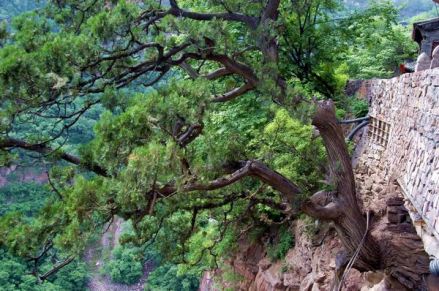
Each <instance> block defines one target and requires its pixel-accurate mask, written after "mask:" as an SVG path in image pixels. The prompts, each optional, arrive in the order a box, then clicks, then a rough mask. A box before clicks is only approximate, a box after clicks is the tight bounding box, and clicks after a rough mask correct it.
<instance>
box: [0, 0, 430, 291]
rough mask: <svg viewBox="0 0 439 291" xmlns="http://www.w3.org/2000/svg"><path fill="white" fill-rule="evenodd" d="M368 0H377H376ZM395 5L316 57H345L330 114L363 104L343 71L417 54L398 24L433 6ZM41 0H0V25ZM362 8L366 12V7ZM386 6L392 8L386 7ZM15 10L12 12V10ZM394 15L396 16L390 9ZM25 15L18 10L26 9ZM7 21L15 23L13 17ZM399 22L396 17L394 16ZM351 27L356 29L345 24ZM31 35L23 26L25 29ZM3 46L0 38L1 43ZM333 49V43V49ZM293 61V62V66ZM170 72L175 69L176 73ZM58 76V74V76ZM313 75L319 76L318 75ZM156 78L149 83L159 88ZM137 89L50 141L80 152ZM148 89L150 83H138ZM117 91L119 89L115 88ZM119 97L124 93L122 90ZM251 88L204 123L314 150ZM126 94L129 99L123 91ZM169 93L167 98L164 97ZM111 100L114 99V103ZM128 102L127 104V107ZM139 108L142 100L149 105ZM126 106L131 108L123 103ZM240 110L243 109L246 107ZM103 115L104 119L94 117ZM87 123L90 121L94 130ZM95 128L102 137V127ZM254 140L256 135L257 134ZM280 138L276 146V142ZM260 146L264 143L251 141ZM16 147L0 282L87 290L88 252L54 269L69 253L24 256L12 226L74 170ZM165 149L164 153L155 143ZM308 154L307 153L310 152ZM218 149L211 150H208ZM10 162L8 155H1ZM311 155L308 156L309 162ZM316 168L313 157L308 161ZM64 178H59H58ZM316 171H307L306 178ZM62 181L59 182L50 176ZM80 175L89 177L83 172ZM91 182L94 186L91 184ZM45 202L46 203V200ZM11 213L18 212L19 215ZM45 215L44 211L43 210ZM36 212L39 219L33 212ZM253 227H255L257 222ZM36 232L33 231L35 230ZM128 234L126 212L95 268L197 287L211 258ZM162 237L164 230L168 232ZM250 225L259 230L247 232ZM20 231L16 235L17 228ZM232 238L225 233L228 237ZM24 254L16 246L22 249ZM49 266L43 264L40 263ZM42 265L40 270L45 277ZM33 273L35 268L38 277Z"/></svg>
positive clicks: (385, 68)
mask: <svg viewBox="0 0 439 291" xmlns="http://www.w3.org/2000/svg"><path fill="white" fill-rule="evenodd" d="M343 2H344V3H345V4H346V9H344V10H343V12H342V14H341V15H342V16H346V15H351V14H353V13H357V12H356V11H357V10H358V11H359V12H358V13H360V12H361V11H365V10H367V8H368V4H367V1H348V0H345V1H343ZM375 2H376V1H375ZM394 4H395V6H396V7H397V8H398V13H399V14H397V15H386V14H385V15H384V18H380V19H377V20H376V22H375V23H368V22H366V21H365V22H358V23H351V24H352V25H351V26H350V27H349V30H350V31H351V33H354V32H359V31H362V33H358V34H357V35H356V36H355V42H354V45H352V46H351V47H350V48H348V49H344V50H343V51H342V52H341V53H340V55H338V56H333V55H331V56H329V57H327V56H325V57H324V58H323V59H325V60H326V59H329V58H330V59H331V60H330V61H328V63H331V62H332V63H336V62H337V64H340V63H341V62H340V61H339V59H340V58H342V59H343V61H342V63H343V64H341V65H338V67H337V70H336V73H335V77H334V78H333V79H332V80H331V82H332V84H333V85H334V87H336V88H338V90H339V91H338V92H337V94H338V96H337V98H338V100H339V106H338V111H337V114H338V116H339V117H344V116H355V117H362V116H364V115H365V114H366V113H367V105H366V104H364V102H362V101H359V100H350V99H347V98H345V97H344V96H341V95H342V89H343V86H344V84H345V83H346V81H347V79H349V78H355V79H362V78H372V77H391V76H392V75H393V74H394V73H395V70H396V69H397V67H398V64H399V63H400V62H402V61H403V60H405V59H413V58H414V57H415V56H416V45H414V44H413V43H412V42H411V41H410V27H409V26H408V27H407V26H404V25H406V23H410V22H413V21H415V20H419V19H426V18H430V17H435V16H436V15H437V14H436V13H437V12H436V8H435V6H434V5H433V3H432V1H430V0H418V1H408V0H395V1H394ZM44 5H45V3H44V1H40V2H36V1H33V0H0V19H1V20H2V21H3V22H2V28H1V29H2V33H6V32H8V31H9V32H12V33H14V32H15V30H16V29H17V27H22V26H24V25H26V22H25V21H24V18H20V16H19V15H20V14H22V13H24V12H27V11H32V10H34V9H39V8H41V7H44ZM370 13H374V11H371V12H370ZM384 13H391V12H389V10H388V11H387V12H386V11H385V12H384ZM15 16H18V18H16V19H14V17H15ZM395 16H396V17H395ZM24 17H26V16H24ZM386 17H390V18H392V17H394V20H395V21H394V22H393V23H391V25H390V26H387V23H386V19H385V18H386ZM14 23H15V24H14ZM399 23H403V24H404V25H401V24H399ZM352 31H354V32H352ZM23 37H29V36H23ZM2 46H3V44H2ZM331 53H332V52H331ZM300 69H301V68H298V70H300ZM319 69H320V70H321V72H322V75H324V74H325V72H326V71H325V70H326V69H327V68H325V67H322V68H319ZM177 77H178V74H177ZM172 78H173V76H170V77H167V78H164V79H163V80H162V81H161V84H166V83H171V82H172ZM61 82H62V80H61ZM317 83H318V82H317ZM160 86H161V85H160V83H159V84H157V85H155V87H156V88H159V87H160ZM136 90H138V87H135V86H132V87H130V88H127V89H126V91H125V94H126V95H125V96H122V98H121V99H122V101H121V100H119V101H117V102H116V101H115V100H114V96H111V94H109V96H107V97H108V98H107V99H105V102H103V103H102V104H99V105H97V106H94V107H93V108H92V109H90V110H88V111H87V112H86V113H85V114H84V115H82V116H81V118H80V119H79V120H78V121H77V122H76V123H75V124H74V125H73V126H72V127H71V128H69V131H68V133H67V132H65V133H63V134H61V135H60V136H59V137H57V141H56V142H57V143H58V145H59V146H60V147H63V149H64V150H65V151H67V152H70V153H74V154H75V153H80V152H81V150H83V149H81V145H83V144H86V143H88V142H90V141H91V140H93V139H94V138H95V137H96V136H95V135H96V132H99V130H101V132H100V133H99V134H101V135H102V132H104V131H105V130H106V128H108V127H110V126H111V123H112V122H119V124H118V126H120V128H123V126H124V120H123V118H125V117H126V116H128V115H129V114H131V112H132V111H133V110H132V109H129V106H128V104H129V103H130V102H131V103H132V100H133V98H134V97H133V95H134V94H133V92H135V91H136ZM142 90H143V91H144V92H147V91H148V89H142ZM301 90H302V91H303V92H305V93H304V94H307V92H310V91H313V90H315V88H314V87H312V86H311V85H310V84H305V85H304V86H303V87H302V88H301ZM119 98H120V96H119ZM124 98H125V99H124ZM155 98H156V101H157V102H163V101H162V99H160V97H159V96H155ZM256 98H257V97H255V96H250V97H249V98H247V99H243V100H241V101H239V102H238V103H237V107H234V108H232V107H227V106H225V107H224V112H225V113H224V114H225V115H229V116H232V117H236V118H237V119H238V118H239V119H240V120H241V121H242V122H241V123H240V125H239V128H237V129H234V127H235V125H234V124H233V123H230V124H228V123H227V121H226V120H224V118H223V116H224V115H221V114H218V115H216V116H215V120H213V121H212V123H211V124H210V125H208V126H211V129H212V130H213V131H215V132H221V131H223V130H230V131H233V130H236V131H237V132H244V136H239V134H237V132H234V133H235V135H230V136H229V137H230V138H240V139H244V140H246V141H248V140H253V141H254V142H255V143H257V142H261V141H260V140H258V139H257V135H258V134H259V132H257V130H256V128H258V127H263V130H262V131H263V132H264V133H265V134H266V135H267V136H268V138H266V139H265V140H264V141H263V142H265V143H269V141H270V138H273V139H275V138H277V131H279V130H281V131H283V132H284V133H292V132H293V133H294V134H295V135H299V136H302V137H303V139H302V140H289V139H285V140H283V142H284V144H287V145H294V146H295V147H296V148H298V149H299V151H300V152H301V154H303V155H308V156H309V155H310V154H311V153H314V152H315V150H317V152H318V151H321V150H322V149H321V148H312V147H311V145H310V144H308V141H309V138H310V132H311V129H310V128H308V127H304V126H302V124H300V123H298V122H297V121H296V120H293V119H291V118H290V117H288V113H287V111H286V110H278V111H276V113H275V114H274V117H273V116H268V114H266V113H264V110H265V109H267V108H269V107H270V105H267V104H262V105H260V107H257V106H256V107H255V106H254V100H255V99H256ZM130 100H131V101H130ZM76 102H77V105H78V106H81V105H84V104H83V103H81V102H83V101H82V100H78V101H76ZM171 102H172V99H171ZM115 103H116V104H115ZM127 108H128V110H127ZM147 109H148V108H146V109H145V110H147ZM130 110H131V111H130ZM109 112H110V113H111V114H114V115H115V116H121V118H120V119H119V120H112V119H111V118H110V113H109ZM244 113H245V114H244ZM100 119H103V120H104V121H103V122H102V121H100V123H99V120H100ZM94 128H95V130H94ZM14 130H15V132H16V133H17V134H18V135H20V134H23V135H26V136H30V137H32V134H34V133H36V132H38V133H39V134H42V135H45V134H47V135H50V134H51V129H50V124H49V123H46V121H45V120H44V119H39V118H35V119H34V121H33V122H30V123H27V124H25V125H22V126H18V127H17V128H15V129H14ZM100 138H103V137H102V136H101V137H100ZM261 143H262V142H261ZM281 148H282V146H279V148H278V149H277V150H281ZM217 149H218V150H222V151H228V152H233V150H234V149H230V148H227V145H226V144H225V143H224V144H220V145H219V147H218V148H217ZM259 150H260V151H261V152H263V151H264V148H260V149H259ZM14 154H15V155H18V156H20V158H21V159H20V161H21V162H20V164H17V163H14V164H13V165H14V167H17V169H16V170H15V171H13V172H12V173H10V174H9V173H7V172H6V171H3V172H1V171H0V173H2V176H3V178H4V179H6V182H5V183H4V185H3V186H2V187H1V188H0V216H1V217H2V221H3V224H6V225H9V226H11V225H14V224H16V223H17V222H18V221H25V222H27V224H23V225H24V226H23V228H22V229H14V230H13V231H12V232H9V234H8V238H7V239H4V238H3V240H0V289H1V290H11V291H12V290H29V291H30V290H85V289H86V288H87V286H88V285H87V284H88V282H89V280H90V278H91V277H92V276H93V272H95V271H96V270H95V268H94V266H93V263H91V262H87V261H86V259H85V258H84V256H77V257H76V258H74V259H73V257H72V259H71V261H72V262H69V263H68V264H67V266H66V267H64V268H62V269H61V270H60V271H58V272H56V273H53V275H52V274H51V273H50V270H51V269H52V268H53V265H55V266H56V265H57V264H58V263H59V262H63V261H68V260H69V259H70V257H71V253H68V252H65V250H59V249H57V248H56V247H55V246H54V243H53V241H51V240H49V241H47V243H46V245H44V246H43V249H42V251H39V252H38V251H35V250H33V251H34V252H33V254H34V255H33V256H32V257H29V256H26V255H28V254H27V253H26V251H24V250H23V249H22V246H20V245H19V244H20V235H22V233H23V232H32V231H33V230H31V229H27V227H29V225H32V226H33V227H34V228H43V227H42V225H40V224H41V223H42V221H44V220H42V219H41V217H40V216H38V215H39V213H44V210H45V207H47V206H46V205H48V204H49V205H50V204H53V203H55V201H59V199H60V197H62V194H60V193H59V191H58V190H57V189H58V188H63V187H65V186H66V185H65V184H62V183H61V182H53V181H52V180H51V179H53V180H56V181H68V180H69V179H68V178H69V175H73V170H71V171H68V170H67V171H66V170H65V167H66V166H68V165H67V163H63V162H61V163H59V162H54V161H52V160H49V161H45V162H43V161H40V160H38V161H35V159H33V157H32V155H25V154H24V153H22V152H17V153H14ZM162 154H165V153H162ZM311 155H312V154H311ZM213 158H216V157H213ZM285 161H288V162H289V163H295V164H298V163H299V162H297V161H295V160H291V157H288V156H287V155H275V156H274V158H273V162H274V163H277V165H278V166H279V165H280V166H279V167H280V168H281V170H283V171H284V172H287V173H288V172H290V173H291V175H292V176H297V174H296V173H295V171H296V170H297V169H295V168H294V169H291V168H288V165H286V163H285ZM307 163H308V164H307V165H303V164H300V165H299V167H302V170H304V171H305V172H308V173H310V175H309V177H310V178H309V179H310V180H311V181H305V180H300V177H298V179H297V180H299V181H300V182H299V183H303V185H304V187H305V185H306V184H307V183H310V184H312V183H317V182H316V181H318V180H319V179H320V178H321V177H320V176H318V175H317V174H315V172H314V170H315V169H314V168H313V166H315V164H313V162H312V161H307ZM4 164H8V161H4ZM310 165H311V166H310ZM315 168H317V166H315ZM29 173H44V174H46V173H47V174H46V175H47V176H48V177H49V179H48V180H47V179H45V182H44V183H37V182H26V181H27V180H26V179H24V180H23V175H24V176H26V175H32V174H29ZM60 177H61V178H63V179H57V178H60ZM314 180H315V181H314ZM57 183H60V184H57ZM82 183H83V184H84V187H85V185H86V184H87V182H85V181H83V182H82ZM96 187H97V186H96ZM51 211H53V209H52V210H51ZM259 211H260V212H261V213H265V212H264V211H266V210H265V209H259ZM18 215H19V216H20V218H19V219H18V218H17V217H18ZM46 215H47V214H46ZM37 216H38V217H39V218H38V219H37V218H36V217H37ZM45 218H46V219H47V220H48V221H50V222H52V223H56V221H55V220H52V219H49V218H47V217H45ZM202 220H203V221H202V223H204V224H205V225H209V218H208V217H207V216H206V217H203V218H202ZM214 229H215V227H214V226H206V227H205V229H204V230H203V232H204V234H203V235H202V234H201V233H199V234H197V235H198V236H197V235H196V236H195V237H193V238H192V240H191V244H192V246H191V247H190V249H191V252H192V253H191V254H190V256H189V257H194V258H197V257H198V256H199V255H200V254H199V253H198V252H197V246H198V245H203V244H205V242H203V240H204V239H206V236H207V240H209V235H211V233H214V231H215V230H214ZM259 231H260V229H259ZM35 233H38V232H35ZM133 235H134V231H133V227H132V225H131V224H130V222H126V223H125V224H124V235H123V236H122V238H123V240H125V243H124V244H122V245H119V246H117V247H116V248H115V249H113V250H112V252H111V253H110V254H108V253H107V254H104V253H102V254H101V255H102V257H104V267H103V268H101V269H100V270H101V272H104V273H105V274H106V275H107V276H109V277H110V278H111V280H113V281H114V282H117V283H122V284H134V283H136V282H137V281H138V280H139V279H140V278H141V277H142V275H143V271H144V266H145V264H146V263H147V262H153V265H154V270H153V271H152V272H151V273H150V274H149V277H148V279H147V282H146V284H145V290H197V289H198V284H199V279H200V277H201V274H202V272H203V271H204V270H206V269H207V268H209V267H210V266H212V261H209V260H204V259H202V260H200V261H199V262H197V264H184V263H181V262H178V261H173V260H172V259H170V258H169V256H168V254H167V253H166V252H165V251H164V250H163V248H166V245H165V244H163V245H160V244H159V245H154V244H152V245H151V244H149V243H148V242H144V243H143V244H138V243H134V242H132V241H131V240H130V239H129V238H130V236H133ZM168 235H169V236H170V237H172V235H171V234H170V233H169V234H168ZM227 235H229V236H233V233H227V234H226V236H227ZM252 235H255V236H256V235H257V231H255V234H252ZM101 236H102V232H101V231H98V230H96V232H95V234H94V236H93V237H91V238H90V239H89V240H88V241H87V243H88V244H89V245H93V244H97V243H98V241H99V240H100V238H101ZM12 237H13V238H14V242H12V243H11V242H10V241H9V242H7V243H5V241H7V240H8V239H9V238H12ZM23 239H25V238H24V235H23ZM33 239H34V240H35V242H32V244H34V245H38V241H39V239H40V238H39V237H38V236H35V237H34V238H33ZM227 239H229V238H228V237H226V238H225V243H224V244H223V245H219V250H217V251H218V253H219V254H222V253H223V254H227V253H228V252H229V251H230V249H229V247H230V246H229V245H228V244H227ZM230 240H231V238H230ZM293 244H294V241H293V239H292V238H291V237H290V236H286V237H280V238H279V239H278V240H277V241H276V242H274V243H272V244H271V245H270V246H269V253H270V256H271V257H272V258H273V260H277V259H281V258H282V257H283V256H284V255H285V253H286V251H287V250H288V249H289V248H290V247H291V246H292V245H293ZM21 255H23V256H21ZM37 269H38V272H39V274H42V277H43V278H44V279H46V280H43V281H40V280H39V279H37V278H36V277H35V276H34V275H35V274H36V272H37ZM47 272H49V273H47ZM45 275H47V278H46V277H45ZM40 278H41V277H40Z"/></svg>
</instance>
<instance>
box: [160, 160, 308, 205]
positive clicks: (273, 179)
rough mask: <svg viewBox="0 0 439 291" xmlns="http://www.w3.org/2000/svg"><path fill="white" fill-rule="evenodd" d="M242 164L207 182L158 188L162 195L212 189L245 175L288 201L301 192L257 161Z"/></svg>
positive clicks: (229, 183)
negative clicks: (277, 192) (232, 170)
mask: <svg viewBox="0 0 439 291" xmlns="http://www.w3.org/2000/svg"><path fill="white" fill-rule="evenodd" d="M242 164H243V166H242V167H241V168H240V169H238V170H236V171H235V172H233V173H232V174H230V175H227V176H224V177H221V178H218V179H215V180H213V181H210V182H207V183H199V182H197V181H194V182H189V183H187V184H185V185H183V186H181V188H180V189H178V188H177V187H176V186H175V184H174V183H169V184H167V185H166V186H164V187H162V188H161V189H159V190H158V192H159V193H160V194H161V195H162V196H170V195H172V194H174V193H176V192H178V191H181V192H192V191H212V190H217V189H221V188H224V187H226V186H229V185H231V184H233V183H236V182H238V181H240V180H242V179H243V178H245V177H254V178H257V179H259V180H261V181H262V182H264V183H266V184H267V185H270V186H271V187H273V189H275V190H277V191H279V192H281V193H282V194H283V195H284V196H285V197H286V199H287V201H288V202H289V203H292V202H293V201H294V200H295V199H296V196H297V194H299V193H301V191H300V189H299V187H298V186H297V185H295V184H294V183H292V182H291V181H289V180H288V179H287V178H285V177H284V176H283V175H282V174H280V173H278V172H276V171H273V170H271V169H270V168H268V167H267V166H266V165H264V164H263V163H261V162H259V161H254V160H251V161H246V162H243V163H242Z"/></svg>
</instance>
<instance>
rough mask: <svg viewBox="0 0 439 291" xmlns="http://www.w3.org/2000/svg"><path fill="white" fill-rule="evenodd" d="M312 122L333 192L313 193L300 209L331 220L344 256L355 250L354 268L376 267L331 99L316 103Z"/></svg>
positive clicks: (375, 252)
mask: <svg viewBox="0 0 439 291" xmlns="http://www.w3.org/2000/svg"><path fill="white" fill-rule="evenodd" d="M312 124H313V125H314V126H316V127H317V129H318V130H319V132H320V135H321V137H322V138H323V142H324V144H325V147H326V151H327V154H328V163H329V170H330V176H331V178H332V183H333V184H334V186H335V191H334V192H331V193H329V192H328V193H327V192H318V193H316V194H315V195H314V196H313V197H311V198H310V199H308V200H307V201H306V202H305V203H304V205H303V210H304V211H305V213H307V214H309V215H310V216H312V217H315V218H318V219H322V220H328V221H333V222H334V225H335V228H336V230H337V233H338V235H339V237H340V240H341V241H342V243H343V245H344V247H345V248H346V252H347V258H350V257H352V256H353V255H354V253H355V252H356V251H357V249H359V254H358V258H357V259H356V261H355V264H354V265H355V267H356V268H357V269H358V270H360V271H368V270H376V269H379V268H380V249H379V247H378V245H377V243H376V242H375V241H374V239H373V238H372V237H371V236H370V234H369V233H368V229H367V221H366V218H365V217H364V215H363V214H362V213H361V211H360V208H359V206H358V203H357V197H356V193H355V180H354V174H353V170H352V163H351V158H350V156H349V153H348V150H347V147H346V143H345V140H344V135H343V132H342V129H341V127H340V125H339V124H338V122H337V119H336V116H335V108H334V105H333V102H332V101H322V102H319V104H318V107H317V112H316V114H315V116H314V118H313V121H312Z"/></svg>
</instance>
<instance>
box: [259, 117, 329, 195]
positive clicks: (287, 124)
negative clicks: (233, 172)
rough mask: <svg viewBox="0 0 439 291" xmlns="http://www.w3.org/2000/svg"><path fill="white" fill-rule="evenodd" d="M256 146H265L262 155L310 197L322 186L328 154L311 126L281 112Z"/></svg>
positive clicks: (261, 149) (262, 147)
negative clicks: (321, 181) (320, 182)
mask: <svg viewBox="0 0 439 291" xmlns="http://www.w3.org/2000/svg"><path fill="white" fill-rule="evenodd" d="M254 143H258V144H260V143H262V146H261V147H260V153H259V154H260V156H263V157H264V160H266V161H267V163H269V164H270V165H271V166H272V167H273V168H274V169H276V170H277V171H279V172H280V173H282V174H283V175H285V176H286V177H288V178H289V179H291V180H292V181H295V183H297V184H298V185H299V186H300V187H301V189H303V190H305V192H306V193H307V194H309V193H311V192H312V191H313V190H314V189H316V188H318V187H319V185H320V184H319V181H320V180H321V179H322V171H321V167H322V165H323V164H324V161H325V157H326V155H325V149H324V147H323V143H322V142H321V140H320V139H317V138H315V137H314V130H313V127H312V126H310V125H305V124H303V123H302V122H300V121H299V120H297V119H295V118H293V117H291V115H290V114H289V113H288V112H287V111H286V110H285V109H279V110H277V111H276V113H275V116H274V118H273V120H272V121H271V122H270V123H268V124H267V125H266V127H265V129H264V135H263V139H262V141H260V140H255V141H254Z"/></svg>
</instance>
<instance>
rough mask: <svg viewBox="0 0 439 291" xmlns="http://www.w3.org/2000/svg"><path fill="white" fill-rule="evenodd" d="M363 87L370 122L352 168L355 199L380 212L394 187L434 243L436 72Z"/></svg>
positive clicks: (437, 230)
mask: <svg viewBox="0 0 439 291" xmlns="http://www.w3.org/2000/svg"><path fill="white" fill-rule="evenodd" d="M367 85H368V86H367V87H368V90H367V99H368V100H369V102H370V112H369V114H370V116H371V117H372V121H371V123H370V125H369V128H368V129H367V131H368V133H367V134H365V135H364V137H363V139H365V140H363V143H364V146H363V147H362V152H361V153H360V156H359V158H358V160H357V164H356V178H357V185H358V188H359V189H358V190H359V191H358V193H359V196H360V199H361V200H362V201H363V203H364V207H367V208H369V209H374V210H375V211H377V212H380V211H384V210H385V209H381V208H380V207H379V206H378V205H385V204H383V203H377V202H379V201H380V196H383V195H385V193H388V192H389V191H393V190H392V189H394V187H395V185H399V186H400V187H401V189H402V190H403V193H404V195H405V196H406V198H408V200H410V202H411V204H412V205H413V206H414V208H415V209H416V212H417V214H418V215H419V218H420V219H419V220H422V222H423V223H425V224H426V228H427V229H428V230H429V232H430V233H431V234H432V235H433V236H434V237H435V238H436V240H437V241H439V69H433V70H426V71H421V72H416V73H413V74H405V75H402V76H400V77H396V78H393V79H388V80H371V81H368V82H367ZM374 204H376V205H374Z"/></svg>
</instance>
